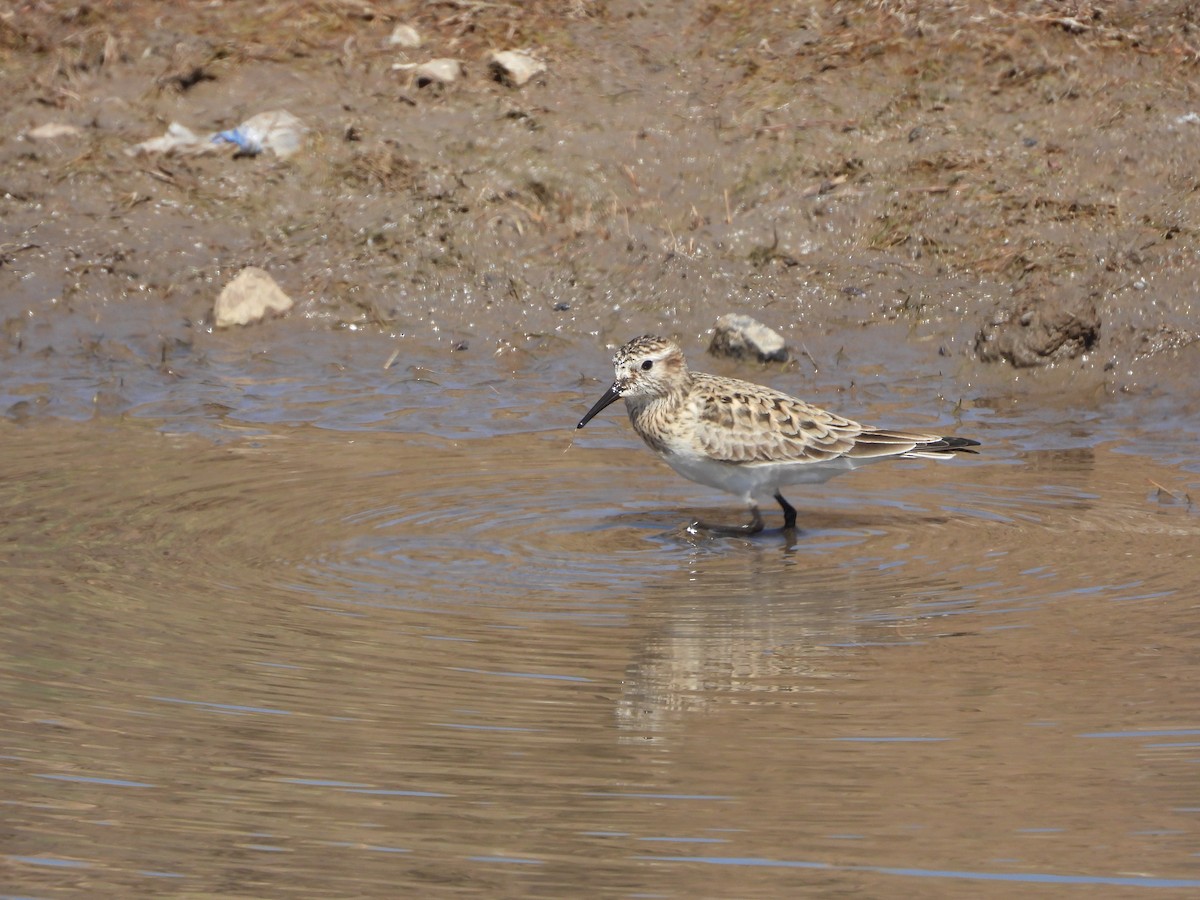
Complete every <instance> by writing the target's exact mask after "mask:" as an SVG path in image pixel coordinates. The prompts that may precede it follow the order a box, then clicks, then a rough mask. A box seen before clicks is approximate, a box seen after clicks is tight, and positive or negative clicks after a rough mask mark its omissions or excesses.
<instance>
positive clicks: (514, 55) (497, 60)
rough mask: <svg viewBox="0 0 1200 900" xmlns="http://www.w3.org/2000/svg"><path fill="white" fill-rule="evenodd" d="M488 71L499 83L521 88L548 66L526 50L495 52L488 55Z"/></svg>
mask: <svg viewBox="0 0 1200 900" xmlns="http://www.w3.org/2000/svg"><path fill="white" fill-rule="evenodd" d="M488 70H489V71H490V72H491V73H492V75H493V76H494V77H495V79H496V80H497V81H502V82H504V83H505V84H507V85H508V86H509V87H520V86H521V85H523V84H525V83H526V82H527V81H529V79H530V78H533V76H535V75H540V74H542V73H543V72H545V71H546V64H545V63H544V62H542V61H541V60H540V59H538V58H537V57H536V56H534V55H532V54H530V53H526V52H525V51H524V50H493V51H492V52H491V53H489V54H488Z"/></svg>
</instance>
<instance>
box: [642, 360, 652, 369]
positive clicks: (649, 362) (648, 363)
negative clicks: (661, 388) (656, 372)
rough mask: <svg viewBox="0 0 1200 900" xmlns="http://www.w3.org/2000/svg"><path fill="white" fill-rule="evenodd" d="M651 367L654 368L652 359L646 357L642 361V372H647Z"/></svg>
mask: <svg viewBox="0 0 1200 900" xmlns="http://www.w3.org/2000/svg"><path fill="white" fill-rule="evenodd" d="M652 368H654V360H652V359H648V360H646V361H645V362H643V363H642V371H643V372H649V371H650V370H651V369H652Z"/></svg>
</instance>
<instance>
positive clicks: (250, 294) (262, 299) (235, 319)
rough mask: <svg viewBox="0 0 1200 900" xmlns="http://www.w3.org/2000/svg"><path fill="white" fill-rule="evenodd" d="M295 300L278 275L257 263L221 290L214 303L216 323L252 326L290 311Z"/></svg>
mask: <svg viewBox="0 0 1200 900" xmlns="http://www.w3.org/2000/svg"><path fill="white" fill-rule="evenodd" d="M293 303H294V301H293V300H292V298H291V297H289V296H288V295H287V294H285V293H284V292H283V289H282V288H281V287H280V286H279V285H278V284H276V283H275V279H274V278H272V277H271V276H270V275H268V274H267V273H266V272H264V271H263V270H262V269H260V268H258V267H257V266H247V267H246V268H244V269H242V271H241V272H239V273H238V274H237V277H236V278H234V279H233V281H231V282H229V284H227V285H225V287H224V288H223V289H222V290H221V293H220V295H219V296H218V297H217V302H216V303H215V304H214V305H213V322H214V323H215V324H216V326H217V327H218V328H227V327H229V326H230V325H251V324H253V323H255V322H261V321H262V320H263V319H264V318H266V317H267V316H268V315H278V314H282V313H285V312H287V311H288V310H289V309H291V308H292V305H293Z"/></svg>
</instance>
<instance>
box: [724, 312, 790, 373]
mask: <svg viewBox="0 0 1200 900" xmlns="http://www.w3.org/2000/svg"><path fill="white" fill-rule="evenodd" d="M708 352H709V353H711V354H712V355H713V356H732V357H734V358H735V359H744V358H746V357H748V356H753V357H754V358H755V359H757V360H758V361H759V362H787V361H788V358H789V354H788V348H787V343H786V342H785V341H784V339H783V336H782V335H780V334H779V333H778V332H777V331H774V330H773V329H771V328H768V327H767V326H766V325H764V324H763V323H762V322H760V321H758V320H757V319H754V318H751V317H750V316H746V315H740V314H737V313H730V314H728V315H724V316H721V318H719V319H717V324H716V325H715V326H714V327H713V338H712V343H711V344H709V345H708Z"/></svg>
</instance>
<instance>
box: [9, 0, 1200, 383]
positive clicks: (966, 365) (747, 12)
mask: <svg viewBox="0 0 1200 900" xmlns="http://www.w3.org/2000/svg"><path fill="white" fill-rule="evenodd" d="M1189 10H1190V6H1189V4H1187V3H1184V2H1160V3H1151V4H1127V3H1112V4H1093V5H1090V6H1088V8H1087V10H1086V11H1081V10H1078V9H1076V8H1075V6H1074V5H1072V4H1061V3H1044V4H1039V5H1037V6H1036V8H1033V9H1031V8H1029V5H1028V4H1018V3H1001V4H964V5H960V6H958V7H956V8H955V9H953V10H947V9H942V8H940V7H939V8H937V9H923V8H919V7H916V6H915V5H912V4H907V3H888V4H877V5H875V6H874V7H873V8H872V9H869V10H864V9H862V8H861V7H860V6H859V5H858V4H842V3H816V4H809V5H807V6H805V7H804V8H802V9H801V8H794V9H793V8H788V9H786V10H783V9H780V10H768V9H765V8H760V7H759V6H758V5H756V4H741V3H713V4H706V5H703V6H696V7H691V6H688V5H686V4H669V3H649V4H642V3H613V4H593V3H587V2H563V3H549V2H547V3H535V4H524V5H522V6H520V7H516V6H506V5H503V4H465V3H452V2H447V3H435V4H417V3H386V4H385V3H368V2H356V3H344V4H325V5H318V6H315V7H311V8H310V7H301V8H297V7H295V6H294V5H291V4H282V3H279V4H266V5H265V6H262V5H260V6H257V7H255V8H254V10H253V15H251V14H250V10H248V9H243V8H241V7H213V6H211V5H208V4H201V3H185V4H173V5H171V6H170V7H169V8H162V7H159V6H153V7H149V6H146V5H144V4H136V3H128V4H106V5H104V6H79V5H76V4H67V3H40V4H22V5H19V6H18V7H16V8H15V9H14V10H12V11H10V12H8V13H6V14H5V15H4V16H3V17H0V53H2V57H0V59H2V61H3V65H2V73H3V74H2V79H3V89H4V90H5V92H6V94H7V96H8V102H7V104H6V108H5V111H4V112H3V113H2V114H0V123H2V124H3V130H4V133H5V134H6V135H8V138H7V139H6V140H5V141H4V142H3V144H0V172H2V173H3V174H2V175H0V198H2V199H0V220H2V221H3V225H2V226H0V229H2V234H0V314H2V315H3V321H4V324H5V329H4V335H5V341H4V349H3V353H4V354H5V355H6V356H11V355H14V354H37V353H41V354H47V355H51V354H53V355H55V357H56V364H58V365H62V366H67V367H71V366H74V365H76V364H77V363H78V362H79V361H80V360H79V357H80V356H81V352H82V354H83V355H86V354H87V352H88V351H87V348H89V347H95V346H96V345H97V344H102V343H105V342H107V344H108V345H109V347H110V349H111V351H112V354H113V355H115V356H117V357H128V358H129V359H132V360H136V361H137V362H138V363H139V364H143V365H147V366H158V365H161V364H162V363H163V361H164V360H167V359H168V358H170V357H172V356H173V355H181V356H182V357H183V358H185V359H186V358H187V356H188V354H189V352H191V351H190V349H189V348H191V347H192V345H193V341H194V336H195V334H196V333H197V331H198V330H203V329H204V328H206V327H207V325H208V321H209V316H210V313H211V305H212V301H213V298H214V296H215V294H216V292H217V290H219V288H220V286H221V285H222V284H223V283H225V282H226V281H228V280H229V278H231V277H232V276H233V275H234V274H235V273H236V272H237V271H239V270H240V269H241V268H242V267H243V266H245V265H248V264H253V265H259V266H262V267H263V268H265V269H267V270H268V271H270V272H271V274H272V275H273V277H275V278H276V279H277V280H278V281H279V282H280V283H281V285H283V287H284V289H285V290H287V291H288V292H289V293H290V294H291V295H292V296H294V297H295V298H296V299H297V300H298V301H299V308H298V310H297V311H296V312H295V313H294V316H295V318H296V319H297V320H299V321H301V322H304V323H307V324H306V326H305V327H307V328H311V329H347V328H351V327H352V328H354V329H356V330H357V329H367V330H371V331H375V332H378V333H383V334H386V335H389V336H395V338H396V339H397V340H399V341H400V342H401V344H402V346H403V345H404V343H405V342H406V341H410V342H414V343H415V344H417V345H419V346H421V347H422V348H426V349H437V348H440V350H441V351H444V352H449V351H450V350H452V349H454V348H459V349H462V348H469V349H470V352H472V353H486V354H492V353H495V352H498V351H499V352H502V351H506V350H511V349H514V348H529V349H535V350H536V351H537V352H569V351H570V348H572V347H573V346H575V345H577V344H578V343H579V342H581V341H582V342H587V345H588V346H589V347H593V346H596V345H598V344H600V343H604V342H620V341H621V340H624V339H625V338H626V337H627V336H628V335H629V334H631V333H635V332H637V331H644V330H661V331H666V332H671V333H675V334H678V335H680V336H681V337H682V338H684V340H685V341H691V340H694V341H696V342H697V343H701V344H702V343H706V341H704V340H703V338H702V335H703V333H704V332H705V331H706V329H708V328H709V327H710V326H711V325H712V322H713V321H714V319H715V318H716V317H717V316H718V315H720V314H722V313H725V312H729V311H731V310H733V311H744V312H750V313H752V314H754V315H756V316H758V317H759V318H761V319H763V320H764V321H766V322H767V323H768V324H770V325H772V326H773V327H775V328H777V329H779V330H781V331H782V332H783V333H784V335H785V337H787V338H788V339H789V340H790V341H793V342H795V343H800V342H802V341H807V342H810V343H812V342H816V343H818V344H820V343H822V340H823V337H824V338H827V343H828V344H829V348H828V349H829V352H831V353H832V352H835V351H836V349H837V348H838V347H839V346H842V345H845V344H847V343H848V342H853V341H854V340H855V339H856V338H855V335H856V333H857V332H858V331H860V330H861V329H862V328H870V327H874V326H877V325H878V324H879V323H881V322H886V321H892V322H900V323H906V324H908V325H909V326H910V327H911V333H912V335H913V339H915V340H922V341H925V342H926V346H927V348H928V352H929V353H939V354H941V355H942V356H948V357H951V358H954V359H956V360H958V363H957V364H961V365H962V367H963V368H962V373H963V374H962V376H961V377H962V378H963V379H965V380H966V381H971V380H973V379H974V378H975V377H976V374H977V373H980V372H983V371H984V370H985V369H987V368H992V367H1004V368H1007V367H1008V366H1011V365H1017V366H1026V365H1038V366H1040V365H1043V364H1047V363H1049V364H1052V365H1055V366H1058V367H1070V368H1073V369H1075V368H1077V369H1081V370H1083V371H1084V372H1086V373H1090V375H1089V377H1088V378H1086V379H1085V381H1086V382H1087V384H1088V385H1089V389H1090V385H1091V384H1092V382H1093V381H1094V380H1095V379H1099V380H1102V381H1103V383H1104V384H1105V386H1106V387H1107V388H1108V389H1109V390H1122V389H1137V388H1140V387H1145V386H1151V387H1155V386H1161V385H1163V384H1166V385H1167V386H1169V385H1171V384H1175V385H1176V386H1179V384H1180V381H1181V380H1182V381H1183V382H1184V384H1186V383H1187V379H1188V378H1190V374H1188V375H1184V374H1181V373H1185V372H1186V373H1190V372H1191V371H1194V370H1195V368H1196V366H1195V360H1196V355H1197V352H1198V351H1197V345H1196V343H1195V342H1196V337H1197V335H1196V332H1195V329H1194V327H1193V322H1194V315H1193V314H1194V308H1193V306H1194V301H1193V297H1194V296H1195V295H1196V293H1197V276H1196V265H1195V261H1196V256H1197V250H1198V249H1200V246H1198V237H1197V233H1196V229H1195V228H1194V224H1193V223H1194V221H1195V220H1196V218H1197V212H1200V210H1198V204H1197V199H1196V191H1195V186H1196V174H1195V173H1196V172H1197V171H1200V158H1198V156H1200V141H1197V140H1196V138H1197V136H1200V121H1197V116H1196V112H1197V111H1200V110H1197V109H1196V108H1195V107H1196V104H1195V103H1194V102H1193V98H1192V96H1191V87H1190V86H1191V83H1192V81H1193V80H1194V77H1195V74H1196V66H1197V51H1196V46H1197V40H1196V38H1195V35H1194V30H1195V26H1194V24H1193V22H1192V18H1191V13H1190V11H1189ZM1085 12H1086V15H1085V14H1084V13H1085ZM398 23H404V24H408V25H411V26H413V27H414V28H415V29H416V30H417V31H418V33H419V35H420V37H421V39H422V46H421V47H419V48H408V49H405V48H403V47H400V46H394V45H392V44H390V43H389V41H388V38H389V36H390V35H391V33H392V30H393V28H394V27H395V25H396V24H398ZM514 47H516V48H526V49H529V50H530V51H531V52H532V53H533V54H534V55H535V56H536V57H537V58H538V59H539V60H542V61H544V62H545V63H546V65H547V71H546V72H544V73H540V74H538V75H536V76H535V77H533V78H532V80H531V81H530V82H529V83H527V84H525V85H524V86H523V87H520V88H514V87H512V86H510V85H508V84H504V83H501V82H499V81H497V80H495V78H494V77H493V75H494V73H493V72H491V71H490V70H489V67H488V63H487V53H488V52H489V51H492V50H496V49H507V48H514ZM435 57H447V58H453V59H458V60H460V61H461V62H462V64H463V66H464V75H463V77H462V78H461V79H460V80H459V81H458V82H456V83H454V84H452V85H448V86H444V87H439V86H436V85H434V86H430V87H424V88H421V87H418V86H417V84H416V82H415V81H414V80H413V79H412V78H411V77H409V75H408V74H407V73H408V71H409V70H408V69H403V68H401V69H396V68H394V66H396V65H402V66H403V65H411V64H413V63H416V62H421V61H424V60H427V59H431V58H435ZM273 108H283V109H287V110H289V111H291V112H292V113H294V114H295V115H297V116H299V117H300V118H301V119H303V120H304V122H305V123H306V124H307V125H308V126H309V127H310V128H311V132H310V134H309V137H308V143H307V146H306V148H305V149H304V151H302V152H301V153H300V154H297V156H295V157H293V158H292V159H291V160H289V161H288V162H280V161H278V160H276V159H274V158H273V157H270V156H261V157H243V158H230V155H229V154H228V153H225V154H219V155H214V156H207V157H197V158H164V157H157V158H155V157H143V158H132V157H130V156H128V155H127V154H126V153H125V152H124V151H125V150H126V148H128V147H129V146H131V145H133V144H135V143H138V142H140V141H143V140H146V139H147V138H150V137H153V136H155V135H158V134H161V133H162V132H163V130H164V129H165V127H166V125H167V123H169V122H172V121H178V122H181V123H184V124H187V125H188V126H189V127H192V128H194V129H195V130H197V131H199V132H205V131H210V130H218V129H223V128H230V127H232V126H233V125H235V124H237V123H238V122H240V121H242V120H243V119H245V118H247V117H248V116H249V115H252V114H254V113H256V112H261V111H263V110H266V109H273ZM47 124H63V125H71V126H75V127H76V128H78V129H79V131H78V132H77V133H74V134H65V135H60V136H56V137H52V138H41V139H39V138H35V137H32V136H31V132H32V130H33V129H35V128H36V127H38V126H43V125H47ZM1080 308H1083V309H1084V314H1083V315H1082V317H1081V316H1080V315H1079V314H1077V311H1078V310H1079V309H1080ZM1081 322H1083V325H1082V326H1081V324H1080V323H1081ZM1022 323H1024V324H1022ZM1030 323H1036V324H1035V325H1034V326H1033V327H1030ZM1081 327H1082V331H1081V330H1080V329H1081ZM547 335H553V336H554V340H553V342H552V344H551V345H549V346H547V345H546V344H545V340H546V338H545V336H547ZM80 348H84V349H83V350H82V351H81V350H80ZM83 363H84V364H85V365H87V364H88V363H87V361H86V360H83ZM973 373H976V374H973ZM982 377H987V378H990V377H991V376H982Z"/></svg>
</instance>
